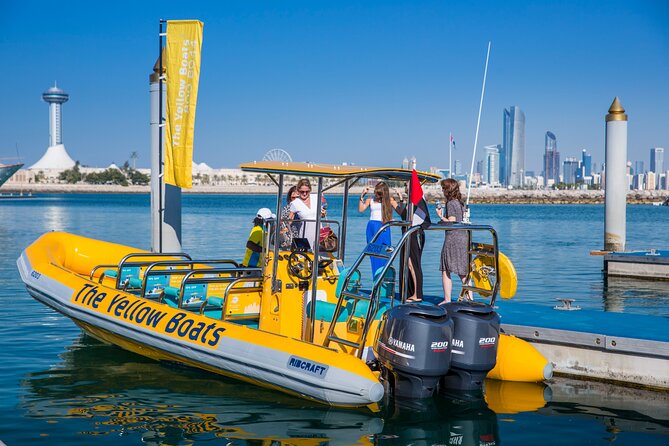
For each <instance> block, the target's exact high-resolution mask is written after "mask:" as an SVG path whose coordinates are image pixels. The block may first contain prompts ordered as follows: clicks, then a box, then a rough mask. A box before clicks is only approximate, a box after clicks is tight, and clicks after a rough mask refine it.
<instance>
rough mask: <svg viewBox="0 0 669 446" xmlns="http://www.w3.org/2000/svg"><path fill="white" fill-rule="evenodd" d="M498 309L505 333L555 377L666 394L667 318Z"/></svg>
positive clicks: (517, 306) (502, 305)
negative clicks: (538, 356)
mask: <svg viewBox="0 0 669 446" xmlns="http://www.w3.org/2000/svg"><path fill="white" fill-rule="evenodd" d="M497 305H498V312H499V313H500V315H501V316H502V329H503V330H504V332H506V333H507V334H511V335H514V336H517V337H519V338H521V339H524V340H526V341H528V342H530V343H531V344H532V345H533V346H534V347H536V348H537V350H539V351H540V352H541V353H542V354H543V355H544V356H545V357H546V358H547V359H548V360H549V361H551V362H552V363H553V365H554V371H555V373H556V374H561V375H565V376H575V377H582V378H586V377H587V378H594V379H600V380H605V381H611V382H619V383H622V384H626V385H634V386H643V387H650V388H656V389H665V390H669V317H662V316H644V315H637V314H623V313H611V312H603V311H594V310H578V311H568V310H567V309H566V307H562V308H563V309H564V310H563V311H560V310H557V309H553V308H551V307H546V306H543V305H535V304H526V303H519V302H513V301H497ZM572 309H575V308H572Z"/></svg>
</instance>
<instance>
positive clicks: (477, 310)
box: [440, 302, 500, 392]
mask: <svg viewBox="0 0 669 446" xmlns="http://www.w3.org/2000/svg"><path fill="white" fill-rule="evenodd" d="M444 307H445V308H446V311H448V314H449V315H450V318H451V319H452V320H453V323H454V329H453V339H452V341H451V370H450V371H449V373H448V375H446V376H445V377H444V379H442V381H441V384H440V385H441V388H442V389H443V390H445V391H447V392H448V391H456V392H471V391H475V392H479V391H482V388H483V380H484V379H485V377H486V375H487V374H488V372H489V371H490V370H492V369H493V368H495V364H496V362H497V345H498V342H499V324H500V321H499V315H498V314H497V313H496V312H495V310H494V309H493V308H492V307H491V306H490V305H486V304H482V303H479V302H451V303H449V304H446V305H444Z"/></svg>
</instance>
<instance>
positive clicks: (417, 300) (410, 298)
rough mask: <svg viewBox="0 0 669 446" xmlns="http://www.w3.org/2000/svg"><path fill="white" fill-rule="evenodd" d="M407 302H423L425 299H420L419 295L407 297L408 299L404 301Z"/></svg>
mask: <svg viewBox="0 0 669 446" xmlns="http://www.w3.org/2000/svg"><path fill="white" fill-rule="evenodd" d="M404 302H407V303H420V302H423V299H419V298H417V297H407V299H406V300H405V301H404Z"/></svg>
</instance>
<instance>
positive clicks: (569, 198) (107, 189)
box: [0, 184, 669, 204]
mask: <svg viewBox="0 0 669 446" xmlns="http://www.w3.org/2000/svg"><path fill="white" fill-rule="evenodd" d="M423 190H424V193H425V197H426V199H427V200H428V201H429V202H431V203H432V202H434V201H436V200H443V199H444V196H443V194H442V193H441V189H440V188H439V187H438V186H434V185H430V186H424V187H423ZM361 191H362V187H359V186H356V187H353V188H352V189H351V192H350V193H351V195H353V196H355V194H358V195H359V194H360V193H361ZM183 192H184V193H195V194H271V195H274V194H275V193H276V186H273V185H259V184H258V185H217V186H194V187H193V188H192V189H183ZM9 193H15V194H16V193H24V194H26V193H33V194H45V193H56V194H62V193H79V194H101V193H110V194H124V193H125V194H128V193H137V194H148V193H149V187H148V186H126V187H124V186H116V185H93V184H23V185H18V184H5V185H4V186H2V188H0V194H9ZM327 193H328V194H330V195H332V194H341V193H343V188H334V189H332V190H329V191H328V192H327ZM668 196H669V191H666V190H660V191H630V192H628V193H627V203H629V204H652V203H659V202H662V201H664V200H665V199H666V197H668ZM465 197H466V192H465V193H463V198H465ZM470 202H471V203H473V204H599V203H604V191H602V190H508V189H472V191H471V197H470Z"/></svg>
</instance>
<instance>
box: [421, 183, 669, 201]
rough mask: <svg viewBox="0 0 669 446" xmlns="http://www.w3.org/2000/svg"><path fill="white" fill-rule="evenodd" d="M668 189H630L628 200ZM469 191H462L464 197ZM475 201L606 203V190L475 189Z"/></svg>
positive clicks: (430, 193) (431, 194)
mask: <svg viewBox="0 0 669 446" xmlns="http://www.w3.org/2000/svg"><path fill="white" fill-rule="evenodd" d="M425 195H426V197H427V199H428V201H430V202H432V201H435V200H443V195H442V193H441V191H440V190H435V189H434V188H432V187H430V188H428V189H427V190H426V191H425ZM667 196H669V191H630V192H628V194H627V203H628V204H653V203H657V202H662V201H664V199H665V197H667ZM465 197H466V194H463V198H465ZM470 202H471V203H473V204H600V203H601V204H603V203H604V191H603V190H508V189H472V191H471V197H470Z"/></svg>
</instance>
